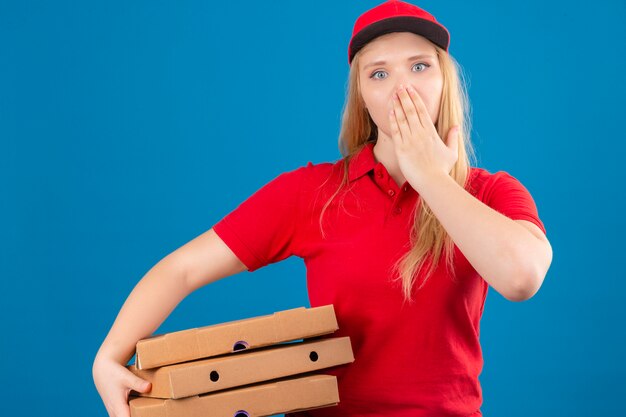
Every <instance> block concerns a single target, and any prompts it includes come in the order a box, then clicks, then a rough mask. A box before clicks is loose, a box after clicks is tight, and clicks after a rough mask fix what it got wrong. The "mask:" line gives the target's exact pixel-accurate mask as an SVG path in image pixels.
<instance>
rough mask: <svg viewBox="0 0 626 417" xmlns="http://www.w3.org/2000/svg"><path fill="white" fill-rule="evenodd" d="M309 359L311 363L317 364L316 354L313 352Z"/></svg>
mask: <svg viewBox="0 0 626 417" xmlns="http://www.w3.org/2000/svg"><path fill="white" fill-rule="evenodd" d="M309 359H311V361H313V362H317V359H318V356H317V352H316V351H313V352H311V353H309Z"/></svg>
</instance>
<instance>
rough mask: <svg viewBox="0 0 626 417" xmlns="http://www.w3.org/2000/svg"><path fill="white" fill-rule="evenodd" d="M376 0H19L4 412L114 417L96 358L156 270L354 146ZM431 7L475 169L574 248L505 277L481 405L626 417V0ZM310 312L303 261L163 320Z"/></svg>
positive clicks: (5, 259) (9, 87)
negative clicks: (524, 273) (516, 292)
mask: <svg viewBox="0 0 626 417" xmlns="http://www.w3.org/2000/svg"><path fill="white" fill-rule="evenodd" d="M377 4H378V2H377V1H361V2H337V1H319V0H318V1H315V2H312V1H310V2H306V3H304V2H294V1H283V2H259V1H240V2H232V3H230V2H219V3H217V2H215V3H212V4H209V2H200V1H196V2H192V1H188V2H174V1H171V2H163V1H135V2H122V1H107V2H94V1H90V2H80V1H73V2H71V1H56V2H33V1H15V2H8V1H3V2H1V3H0V39H2V41H1V44H2V47H1V48H0V140H1V148H0V187H1V192H2V199H0V229H1V230H2V232H1V236H2V239H1V245H2V246H1V248H0V278H1V285H2V287H1V288H2V291H1V292H0V297H1V299H0V308H1V311H0V312H1V317H2V328H1V334H2V336H1V338H0V355H1V357H2V361H1V365H0V366H1V367H2V374H3V382H2V390H3V393H4V398H5V400H4V401H3V403H4V404H3V413H2V414H3V415H11V416H27V415H28V416H31V415H38V414H41V415H49V416H57V415H58V416H61V415H64V416H65V415H90V416H105V415H106V411H105V408H104V406H103V404H102V402H101V400H100V397H99V395H98V393H97V391H96V389H95V386H94V384H93V380H92V375H91V365H92V361H93V358H94V355H95V354H96V351H97V349H98V347H99V346H100V343H101V342H102V341H103V339H104V337H105V336H106V334H107V332H108V330H109V328H110V326H111V325H112V324H113V321H114V319H115V317H116V315H117V312H118V311H119V309H120V308H121V306H122V304H123V302H124V301H125V299H126V297H127V296H128V294H129V293H130V291H131V290H132V289H133V287H134V286H135V284H136V283H137V282H138V281H139V280H140V279H141V277H142V276H143V275H144V274H145V273H146V272H147V271H148V270H149V269H150V268H151V267H152V266H153V265H154V264H155V263H156V262H158V261H159V260H160V259H161V258H162V257H164V256H165V255H167V254H168V253H170V252H172V251H173V250H175V249H176V248H178V247H179V246H181V245H183V244H184V243H186V242H187V241H189V240H191V239H192V238H194V237H195V236H197V235H199V234H201V233H203V232H204V231H206V230H207V229H209V228H210V227H211V226H212V225H213V224H214V223H215V222H217V221H218V220H219V219H221V218H222V217H223V216H224V215H226V214H227V213H228V212H230V211H231V210H232V209H234V208H235V207H236V206H237V205H238V204H239V203H240V202H242V201H243V200H244V199H245V198H247V197H248V196H249V195H250V194H252V193H253V192H254V191H255V190H257V189H258V188H260V187H261V186H262V185H263V184H265V183H267V182H268V181H269V180H271V179H272V178H274V177H275V176H276V175H278V174H279V173H281V172H284V171H286V170H291V169H295V168H297V167H299V166H302V165H304V164H306V163H307V162H308V161H312V162H314V163H319V162H324V161H334V160H336V159H338V158H339V157H340V154H339V151H338V149H337V135H338V133H339V122H340V115H341V108H342V106H343V100H344V93H345V87H346V82H347V74H348V64H347V52H346V47H347V44H348V41H349V39H350V35H351V31H352V25H353V22H354V20H355V19H356V18H357V16H358V15H359V14H361V13H362V12H363V11H365V10H367V9H369V8H371V7H374V6H375V5H377ZM419 5H420V6H422V7H424V8H426V9H427V10H429V11H430V12H431V13H433V14H434V15H435V16H436V17H437V18H438V20H439V21H441V22H442V23H443V24H444V25H445V26H446V27H447V28H448V29H449V30H450V32H451V34H452V35H451V47H450V53H451V54H452V55H453V56H454V57H455V58H456V59H457V60H458V61H459V62H460V63H461V65H462V66H463V68H464V71H465V73H466V77H467V79H468V81H469V95H470V99H471V102H472V107H473V123H474V126H473V127H474V129H473V138H472V139H473V141H474V144H475V145H476V148H477V152H478V155H479V160H478V161H479V164H478V165H479V166H481V167H484V168H486V169H489V170H490V171H492V172H495V171H497V170H505V171H507V172H509V173H511V174H512V175H514V176H516V177H517V178H518V179H519V180H520V181H522V183H523V184H524V185H525V186H526V187H527V188H528V189H529V190H530V191H531V193H532V195H533V197H534V199H535V201H536V203H537V205H538V207H539V214H540V217H541V219H542V220H543V221H544V223H545V225H546V228H547V231H548V237H549V239H550V241H551V243H552V246H553V250H554V259H553V262H552V266H551V268H550V271H549V273H548V275H547V277H546V280H545V282H544V284H543V287H542V288H541V290H540V291H539V293H538V294H537V295H535V296H534V297H533V298H532V299H530V300H529V301H526V302H523V303H513V302H510V301H507V300H505V299H504V298H503V297H501V296H500V295H499V294H498V293H497V292H495V291H494V290H493V289H490V292H489V295H488V298H487V304H486V307H485V312H484V316H483V320H482V325H481V342H482V346H483V352H484V357H485V366H484V371H483V373H482V374H481V377H480V380H481V383H482V388H483V393H484V405H483V407H482V410H483V413H484V414H485V415H486V416H504V415H506V416H509V417H514V416H526V415H534V416H553V415H568V416H586V415H606V416H612V415H618V414H620V411H619V410H620V409H621V410H622V412H623V409H622V406H621V404H620V401H618V398H619V397H622V396H623V393H624V392H625V387H626V383H625V382H624V381H625V380H624V373H625V371H626V365H625V362H624V360H623V353H624V351H625V345H626V344H625V339H626V337H625V334H624V330H623V329H624V326H623V321H624V319H625V314H624V303H623V298H624V297H623V293H624V290H625V288H626V286H625V283H624V282H625V278H626V276H625V274H624V272H623V268H622V265H623V255H622V252H623V249H622V242H623V236H624V232H625V228H624V216H623V213H624V212H625V207H624V206H625V204H624V195H623V191H624V186H623V180H624V174H623V172H624V171H623V167H622V161H623V154H624V151H625V150H626V146H625V144H624V139H625V135H624V126H623V120H624V118H623V115H624V111H625V110H626V109H625V106H624V96H625V94H626V87H625V83H624V80H623V74H625V73H626V65H625V53H624V52H625V51H624V39H626V5H625V3H624V1H596V2H593V5H590V4H589V3H588V2H580V1H567V2H565V1H554V2H543V1H542V2H540V1H527V2H521V3H520V2H515V3H511V4H509V3H507V2H491V1H489V2H465V1H446V2H441V1H422V2H421V3H419ZM298 306H307V307H308V306H309V303H308V298H307V293H306V283H305V268H304V264H303V262H302V260H301V259H299V258H295V257H292V258H290V259H287V260H285V261H284V262H280V263H278V264H273V265H270V266H267V267H265V268H263V269H261V270H259V271H257V272H255V273H248V272H245V273H242V274H238V275H237V276H233V277H228V278H225V279H223V280H220V281H218V282H215V283H214V284H212V285H209V286H207V287H204V288H201V289H200V290H198V291H196V292H194V293H193V294H191V295H190V296H189V297H188V298H186V299H185V300H184V301H183V302H182V303H181V304H180V305H179V306H178V307H177V308H176V310H175V311H174V312H173V313H172V314H171V315H170V316H169V318H168V319H167V320H166V321H165V322H164V323H163V325H162V326H161V327H160V328H159V330H158V332H167V331H174V330H180V329H185V328H190V327H196V326H204V325H209V324H214V323H220V322H224V321H230V320H236V319H241V318H246V317H252V316H256V315H263V314H271V313H272V312H275V311H279V310H283V309H288V308H295V307H298ZM139 319H140V318H139ZM33 396H35V397H36V399H33V398H32V397H33Z"/></svg>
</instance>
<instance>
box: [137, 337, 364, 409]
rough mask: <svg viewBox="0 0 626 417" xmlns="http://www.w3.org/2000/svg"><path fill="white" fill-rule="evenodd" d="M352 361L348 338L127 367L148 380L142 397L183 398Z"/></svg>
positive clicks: (352, 356)
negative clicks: (148, 384)
mask: <svg viewBox="0 0 626 417" xmlns="http://www.w3.org/2000/svg"><path fill="white" fill-rule="evenodd" d="M353 361H354V355H353V353H352V345H351V344H350V338H349V337H348V336H345V337H334V338H319V339H317V340H316V339H313V340H309V341H303V342H295V343H286V344H282V345H277V346H270V347H265V348H260V349H256V350H251V351H244V352H240V353H233V354H229V355H224V356H220V357H216V358H210V359H202V360H197V361H192V362H186V363H180V364H175V365H168V366H163V367H160V368H154V369H144V370H141V369H137V368H136V367H135V366H134V365H127V366H126V367H127V368H128V369H129V370H130V371H131V372H133V373H134V374H135V375H137V376H139V377H140V378H143V379H145V380H147V381H149V382H150V383H151V384H152V388H151V390H150V392H148V393H137V395H138V396H142V397H154V398H174V399H179V398H184V397H190V396H192V395H199V394H204V393H209V392H213V391H219V390H223V389H227V388H233V387H238V386H242V385H248V384H253V383H257V382H262V381H269V380H272V379H275V378H281V377H286V376H291V375H296V374H301V373H306V372H311V371H316V370H319V369H324V368H329V367H333V366H337V365H343V364H347V363H350V362H353Z"/></svg>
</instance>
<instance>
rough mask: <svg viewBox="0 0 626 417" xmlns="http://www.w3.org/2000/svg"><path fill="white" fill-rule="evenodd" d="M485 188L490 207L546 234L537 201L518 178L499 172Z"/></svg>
mask: <svg viewBox="0 0 626 417" xmlns="http://www.w3.org/2000/svg"><path fill="white" fill-rule="evenodd" d="M484 187H485V189H484V192H483V198H484V201H485V204H487V205H488V206H489V207H491V208H493V209H494V210H496V211H498V212H500V213H502V214H504V215H505V216H507V217H509V218H510V219H513V220H528V221H529V222H532V223H534V224H536V225H537V226H539V228H540V229H541V230H542V231H543V233H544V234H545V233H546V228H545V226H544V224H543V222H542V221H541V220H540V219H539V213H538V211H537V206H536V204H535V201H534V200H533V198H532V196H531V195H530V192H529V191H528V189H526V187H524V185H523V184H522V183H521V182H520V181H519V180H518V179H517V178H515V177H513V176H512V175H510V174H509V173H507V172H505V171H498V172H496V173H495V174H493V175H492V176H491V178H489V180H487V182H486V183H485V186H484Z"/></svg>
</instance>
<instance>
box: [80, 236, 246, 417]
mask: <svg viewBox="0 0 626 417" xmlns="http://www.w3.org/2000/svg"><path fill="white" fill-rule="evenodd" d="M246 269H247V268H246V266H245V265H244V264H243V263H242V262H241V261H240V260H239V259H238V258H237V257H236V256H235V254H234V253H233V252H232V251H231V250H230V249H229V248H228V246H226V244H225V243H224V242H223V241H222V239H220V238H219V236H218V235H217V234H216V233H215V232H214V231H213V229H212V228H211V229H209V230H208V231H207V232H205V233H203V234H202V235H200V236H198V237H196V238H195V239H193V240H192V241H190V242H188V243H187V244H185V245H184V246H181V247H180V248H179V249H177V250H175V251H174V252H172V253H170V254H169V255H167V256H166V257H164V258H163V259H161V261H159V262H158V263H157V264H156V265H154V266H153V267H152V269H150V270H149V271H148V272H147V273H146V275H145V276H144V277H143V278H142V279H141V280H140V281H139V283H137V285H136V286H135V288H134V289H133V290H132V292H131V293H130V295H129V296H128V298H127V299H126V301H125V302H124V305H123V306H122V308H121V309H120V312H119V313H118V315H117V318H116V319H115V322H114V323H113V326H112V327H111V329H110V331H109V333H108V335H107V336H106V338H105V340H104V342H103V343H102V345H101V346H100V349H99V350H98V353H97V354H96V357H95V359H94V363H93V369H92V373H93V378H94V382H95V384H96V387H97V389H98V392H99V394H100V396H101V397H102V400H103V402H104V405H105V407H106V409H107V411H108V413H109V415H110V416H122V417H127V416H129V407H128V403H127V400H128V394H129V392H130V390H131V389H132V390H135V391H139V392H146V390H149V386H148V385H144V382H145V381H143V380H141V379H140V378H138V377H136V376H134V375H133V374H132V373H131V372H130V371H129V370H127V369H125V367H124V366H125V365H126V364H127V363H128V361H129V360H130V358H132V356H133V355H134V353H135V345H136V344H137V342H138V341H139V340H141V339H144V338H146V337H148V336H150V335H152V334H153V333H154V332H155V331H156V330H157V329H158V327H159V326H160V325H161V323H162V322H163V321H164V320H165V319H166V318H167V317H168V316H169V314H170V313H171V312H172V310H174V308H175V307H176V306H177V305H178V304H179V303H180V302H181V301H182V300H183V299H184V298H185V297H186V296H187V295H189V294H190V293H191V292H193V291H195V290H196V289H198V288H200V287H201V286H203V285H206V284H208V283H211V282H214V281H216V280H218V279H221V278H224V277H227V276H230V275H233V274H236V273H238V272H242V271H245V270H246Z"/></svg>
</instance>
